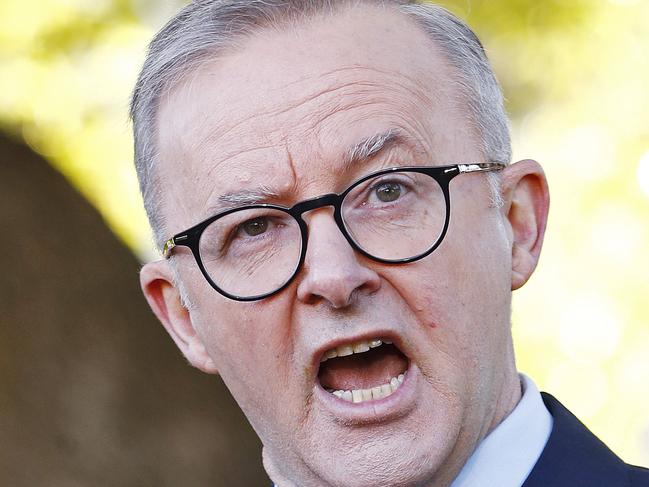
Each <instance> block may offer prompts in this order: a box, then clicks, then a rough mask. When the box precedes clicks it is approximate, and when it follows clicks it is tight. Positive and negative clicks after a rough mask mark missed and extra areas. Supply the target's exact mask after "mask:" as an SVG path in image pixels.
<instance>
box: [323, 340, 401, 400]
mask: <svg viewBox="0 0 649 487" xmlns="http://www.w3.org/2000/svg"><path fill="white" fill-rule="evenodd" d="M408 365H409V362H408V359H407V358H406V356H405V355H404V354H403V353H402V352H401V351H400V350H399V349H398V348H397V347H396V346H395V345H394V344H393V343H392V341H391V340H388V339H380V338H375V339H371V340H363V341H359V342H355V343H346V344H344V345H340V346H338V347H336V348H332V349H331V350H328V351H327V352H325V353H324V354H323V356H322V359H321V361H320V369H319V371H318V380H319V381H320V385H321V386H322V387H323V388H324V389H325V390H326V391H327V392H329V393H330V394H333V395H334V396H336V397H338V398H339V399H342V400H344V401H348V402H354V403H360V402H366V401H376V400H378V399H383V398H385V397H388V396H390V395H391V394H394V392H395V391H396V390H397V389H399V387H401V384H403V381H404V380H405V376H406V373H407V370H408Z"/></svg>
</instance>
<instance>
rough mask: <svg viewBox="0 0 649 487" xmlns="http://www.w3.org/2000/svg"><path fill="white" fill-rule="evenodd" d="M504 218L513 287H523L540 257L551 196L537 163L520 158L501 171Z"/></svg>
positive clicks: (513, 288)
mask: <svg viewBox="0 0 649 487" xmlns="http://www.w3.org/2000/svg"><path fill="white" fill-rule="evenodd" d="M502 190H503V191H502V192H503V198H504V200H505V212H506V218H507V220H508V222H509V226H510V228H511V238H512V245H511V248H512V283H511V288H512V290H516V289H518V288H520V287H522V286H523V285H524V284H525V283H526V282H527V280H528V279H529V278H530V276H531V275H532V273H533V272H534V269H535V268H536V265H537V263H538V260H539V255H540V254H541V247H542V246H543V237H544V235H545V227H546V224H547V218H548V210H549V206H550V195H549V192H548V184H547V180H546V178H545V173H544V172H543V169H542V168H541V166H540V165H539V163H538V162H536V161H532V160H525V161H520V162H517V163H515V164H512V165H511V166H508V167H507V168H506V169H505V170H504V175H503V183H502Z"/></svg>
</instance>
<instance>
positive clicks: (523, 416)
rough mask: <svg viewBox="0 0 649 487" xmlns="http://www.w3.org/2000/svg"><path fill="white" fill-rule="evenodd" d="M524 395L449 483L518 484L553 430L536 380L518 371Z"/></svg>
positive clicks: (464, 486) (456, 486)
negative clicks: (535, 382)
mask: <svg viewBox="0 0 649 487" xmlns="http://www.w3.org/2000/svg"><path fill="white" fill-rule="evenodd" d="M520 377H521V385H522V387H523V397H522V398H521V400H520V402H519V403H518V405H517V406H516V407H515V408H514V410H513V411H512V412H511V413H510V414H509V416H507V417H506V418H505V419H504V420H503V422H502V423H500V424H499V425H498V426H497V427H496V428H495V429H494V430H493V431H492V432H491V433H489V435H487V437H486V438H485V439H484V440H482V442H481V443H480V444H479V445H478V448H476V450H475V451H474V452H473V454H472V455H471V456H470V457H469V460H468V461H467V462H466V464H465V465H464V467H463V468H462V470H461V471H460V474H459V475H458V476H457V477H456V479H455V480H454V481H453V483H452V484H451V487H484V486H485V485H497V486H498V487H519V486H520V485H522V484H523V482H525V479H526V478H527V476H528V475H529V474H530V472H531V471H532V468H534V465H535V464H536V462H537V461H538V459H539V457H540V456H541V452H543V449H544V448H545V444H546V443H547V442H548V438H549V437H550V432H551V431H552V424H553V420H552V416H551V415H550V413H549V412H548V410H547V409H546V407H545V404H543V399H542V398H541V393H540V392H539V390H538V388H537V387H536V384H534V382H533V381H532V379H530V378H529V377H527V376H526V375H523V374H521V375H520Z"/></svg>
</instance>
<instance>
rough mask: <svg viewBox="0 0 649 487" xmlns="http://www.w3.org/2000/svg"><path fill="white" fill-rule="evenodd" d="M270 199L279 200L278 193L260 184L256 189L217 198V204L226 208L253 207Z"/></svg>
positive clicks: (234, 192)
mask: <svg viewBox="0 0 649 487" xmlns="http://www.w3.org/2000/svg"><path fill="white" fill-rule="evenodd" d="M272 198H279V193H278V192H277V191H274V190H272V189H271V188H269V187H268V186H266V185H264V184H262V185H260V186H259V187H258V188H256V189H251V190H242V191H233V192H231V193H226V194H222V195H221V196H219V199H218V201H219V203H220V204H221V205H228V206H242V205H254V204H257V203H261V202H264V201H268V200H269V199H272Z"/></svg>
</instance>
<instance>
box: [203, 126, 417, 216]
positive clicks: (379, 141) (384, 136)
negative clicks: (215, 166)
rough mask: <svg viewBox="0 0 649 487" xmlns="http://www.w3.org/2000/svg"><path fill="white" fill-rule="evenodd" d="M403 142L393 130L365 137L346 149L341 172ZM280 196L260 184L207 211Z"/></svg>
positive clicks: (222, 197) (220, 200) (222, 199)
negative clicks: (343, 166)
mask: <svg viewBox="0 0 649 487" xmlns="http://www.w3.org/2000/svg"><path fill="white" fill-rule="evenodd" d="M404 140H405V137H404V136H403V134H402V133H401V131H399V130H397V129H394V128H392V129H389V130H386V131H385V132H381V133H378V134H374V135H371V136H369V137H366V138H365V139H363V140H361V141H360V142H358V143H356V144H354V145H353V146H351V147H350V148H349V149H347V151H346V156H345V158H344V164H345V168H343V171H344V170H345V169H346V168H348V167H350V166H353V165H354V164H356V163H358V162H361V161H364V160H367V159H370V158H371V157H374V156H375V155H377V154H378V153H379V152H381V151H384V150H386V149H388V148H389V147H392V146H393V145H394V144H397V143H399V142H404ZM280 196H281V195H280V194H279V193H278V192H277V191H275V190H273V189H272V188H270V187H268V186H266V185H263V184H262V185H260V186H259V187H258V188H255V189H251V190H241V191H233V192H229V193H225V194H222V195H220V196H219V197H218V203H217V204H216V205H214V206H211V207H210V208H209V209H208V211H220V210H223V209H224V207H236V206H245V205H255V204H260V203H265V202H268V201H269V200H272V199H279V198H280Z"/></svg>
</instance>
